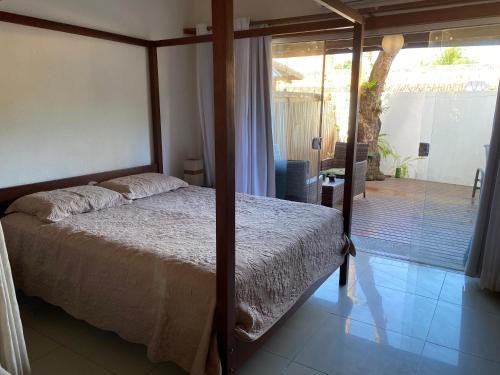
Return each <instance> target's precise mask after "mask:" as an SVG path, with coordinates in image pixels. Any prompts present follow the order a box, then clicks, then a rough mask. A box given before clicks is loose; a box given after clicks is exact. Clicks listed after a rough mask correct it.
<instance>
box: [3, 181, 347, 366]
mask: <svg viewBox="0 0 500 375" xmlns="http://www.w3.org/2000/svg"><path fill="white" fill-rule="evenodd" d="M236 210H237V214H236V293H237V304H238V306H237V325H238V328H237V333H238V335H239V336H240V337H241V338H242V339H243V340H254V339H256V338H258V337H260V336H261V335H262V334H263V333H264V332H265V331H266V330H267V329H268V328H269V327H270V326H271V325H272V324H273V323H274V322H275V321H276V320H277V319H279V318H280V317H281V316H282V315H283V314H284V313H285V312H286V311H287V310H288V309H289V308H290V307H291V306H292V305H293V303H294V302H295V301H296V300H297V299H298V298H299V297H300V295H301V294H302V293H303V292H304V291H305V290H306V289H307V288H308V287H309V286H310V285H312V284H313V283H314V282H315V281H316V280H318V279H319V278H321V277H322V276H324V275H326V274H327V273H328V272H331V271H332V270H333V269H335V268H337V267H338V266H339V265H340V264H341V263H342V261H343V256H342V254H341V252H342V249H343V246H344V239H343V225H342V215H341V213H340V212H339V211H336V210H334V209H330V208H326V207H321V206H313V205H307V204H301V203H293V202H287V201H281V200H277V199H269V198H258V197H252V196H248V195H237V202H236ZM2 223H3V225H4V229H5V236H6V240H7V245H8V249H9V255H10V258H11V264H12V269H13V274H14V279H15V282H16V286H17V287H18V288H21V289H23V290H24V291H25V292H26V293H27V294H29V295H35V296H39V297H41V298H43V299H44V300H46V301H47V302H49V303H52V304H54V305H58V306H61V307H62V308H63V309H65V310H66V311H67V312H68V313H70V314H71V315H73V316H74V317H76V318H79V319H83V320H86V321H88V322H89V323H91V324H92V325H94V326H96V327H99V328H101V329H105V330H111V331H114V332H116V333H118V334H119V335H120V336H122V337H123V338H124V339H126V340H129V341H132V342H136V343H142V344H145V345H147V347H148V356H149V358H150V359H151V360H152V361H155V362H159V361H174V362H176V363H177V364H179V365H180V366H181V367H183V368H184V369H186V370H188V371H190V372H191V373H192V374H199V373H203V372H204V371H205V364H206V360H207V353H208V350H209V345H210V342H211V340H210V338H211V336H212V322H213V315H214V307H215V260H216V258H215V199H214V190H211V189H204V188H197V187H188V188H185V189H179V190H178V191H176V192H169V193H165V194H161V195H157V196H154V197H150V198H146V199H142V200H138V201H135V202H134V203H133V204H131V205H126V206H121V207H117V208H111V209H106V210H103V211H99V212H93V213H87V214H81V215H76V216H72V217H70V218H68V219H65V220H63V221H62V222H59V223H56V224H42V223H40V222H39V221H38V220H37V219H36V218H34V217H31V216H28V215H24V214H13V215H9V216H7V217H5V218H4V219H2Z"/></svg>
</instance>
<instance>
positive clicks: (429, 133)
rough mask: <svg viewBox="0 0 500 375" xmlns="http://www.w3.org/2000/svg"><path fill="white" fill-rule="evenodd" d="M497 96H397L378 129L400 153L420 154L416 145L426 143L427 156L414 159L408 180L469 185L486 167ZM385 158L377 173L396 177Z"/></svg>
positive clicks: (392, 96)
mask: <svg viewBox="0 0 500 375" xmlns="http://www.w3.org/2000/svg"><path fill="white" fill-rule="evenodd" d="M496 95H497V94H496V92H494V91H482V92H408V93H407V92H397V93H393V94H390V96H388V97H387V98H386V99H387V100H386V101H385V102H386V103H387V105H388V108H387V109H386V110H385V111H384V113H383V114H382V117H381V120H382V131H381V133H386V134H387V139H388V140H389V142H390V143H391V144H392V145H393V146H394V147H395V149H396V150H397V152H398V154H399V155H401V156H402V157H405V156H413V157H417V156H418V148H419V143H420V142H428V143H430V154H429V157H428V158H425V159H423V160H417V161H415V162H414V163H413V164H412V167H411V168H410V177H411V178H417V179H420V180H428V181H435V182H444V183H450V184H458V185H467V186H472V184H473V182H474V175H475V172H476V169H477V168H480V167H484V166H485V151H484V145H486V144H488V143H489V142H490V137H491V128H492V123H493V116H494V110H495V102H496ZM393 165H394V161H393V159H392V158H390V157H389V158H388V159H386V160H384V161H383V162H382V165H381V169H382V171H383V172H384V173H386V174H394V171H393Z"/></svg>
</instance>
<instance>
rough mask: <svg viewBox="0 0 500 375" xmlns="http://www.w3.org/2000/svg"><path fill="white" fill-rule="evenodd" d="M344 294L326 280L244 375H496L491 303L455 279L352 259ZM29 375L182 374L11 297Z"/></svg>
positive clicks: (497, 347) (494, 304)
mask: <svg viewBox="0 0 500 375" xmlns="http://www.w3.org/2000/svg"><path fill="white" fill-rule="evenodd" d="M351 271H352V272H351V275H350V282H349V287H346V288H343V289H339V288H338V285H337V280H338V274H335V275H333V276H332V277H331V278H330V279H329V280H327V282H326V283H325V284H324V285H323V286H322V287H321V288H320V289H318V291H317V292H316V293H315V295H314V296H313V297H311V298H310V299H309V301H307V302H306V304H304V306H303V307H301V308H300V310H299V311H298V312H297V313H296V314H295V315H294V316H293V317H292V318H291V320H289V321H288V322H287V323H286V324H285V325H284V327H283V328H282V329H280V330H279V331H278V332H277V333H276V335H274V336H273V338H272V339H271V340H270V341H269V342H268V343H267V345H266V346H265V347H264V348H263V349H262V350H261V351H260V352H258V353H257V354H256V355H255V356H254V357H253V358H252V359H251V360H250V361H249V362H248V363H247V365H246V366H245V368H244V369H243V370H242V371H241V374H243V375H250V374H251V375H254V374H255V375H266V374H270V375H274V374H286V375H321V374H332V375H343V374H346V375H347V374H349V375H358V374H359V375H361V374H363V375H370V374H377V375H391V374H394V375H396V374H397V375H407V374H414V375H434V374H435V375H448V374H460V375H465V374H478V375H498V374H500V296H497V295H492V294H490V293H486V292H482V291H480V289H479V288H478V286H477V283H476V281H475V280H472V279H468V278H466V277H464V276H463V275H461V274H458V273H453V272H447V271H445V270H441V269H437V268H430V267H424V266H420V265H416V264H411V263H407V262H400V261H394V260H390V259H386V258H382V257H375V256H370V255H368V254H365V253H359V254H358V257H357V258H356V259H355V260H354V261H353V262H352V263H351ZM20 301H21V304H20V305H21V311H22V317H23V321H24V325H25V334H26V339H27V344H28V351H29V356H30V358H31V364H32V368H33V374H34V375H59V374H63V375H73V374H75V375H87V374H97V375H100V374H103V375H104V374H108V375H109V374H115V375H146V374H149V375H169V374H184V372H183V371H181V370H180V369H179V368H178V367H176V366H175V365H173V364H161V365H155V364H152V363H150V362H149V361H148V360H147V358H146V355H145V348H144V347H143V346H141V345H133V344H130V343H127V342H125V341H123V340H121V339H120V338H119V337H118V336H116V335H114V334H111V333H107V332H103V331H100V330H98V329H95V328H93V327H91V326H89V325H87V324H85V323H83V322H80V321H78V320H75V319H73V318H71V317H69V316H68V315H66V314H65V313H63V312H62V311H61V310H60V309H58V308H55V307H51V306H49V305H47V304H45V303H43V302H41V301H40V300H38V299H33V298H26V297H20Z"/></svg>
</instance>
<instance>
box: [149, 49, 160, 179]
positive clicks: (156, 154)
mask: <svg viewBox="0 0 500 375" xmlns="http://www.w3.org/2000/svg"><path fill="white" fill-rule="evenodd" d="M147 48H148V66H149V92H150V94H149V97H150V98H149V100H150V103H151V126H152V130H153V138H152V140H153V159H154V162H153V164H156V165H157V169H158V173H163V146H162V139H161V112H160V85H159V80H158V48H157V47H155V46H149V47H147Z"/></svg>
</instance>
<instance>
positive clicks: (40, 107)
mask: <svg viewBox="0 0 500 375" xmlns="http://www.w3.org/2000/svg"><path fill="white" fill-rule="evenodd" d="M0 10H3V11H11V12H17V13H21V14H26V15H30V16H35V17H42V18H47V19H52V20H56V21H61V22H68V23H74V24H77V25H82V26H87V27H93V28H98V29H102V30H106V31H112V32H117V33H123V34H127V35H133V36H137V37H143V38H151V39H153V38H164V37H176V36H180V35H181V34H182V28H183V27H184V26H187V25H191V24H192V23H193V18H192V4H191V1H186V0H148V6H147V7H145V6H144V3H143V2H140V1H136V0H86V1H80V0H43V1H41V0H4V1H2V2H1V3H0ZM0 57H1V58H0V87H1V90H0V160H1V163H0V187H4V186H13V185H17V184H25V183H30V182H36V181H43V180H49V179H55V178H63V177H69V176H74V175H80V174H85V173H94V172H98V171H105V170H111V169H117V168H127V167H133V166H137V165H143V164H147V163H149V162H150V136H151V135H150V112H149V93H148V80H147V79H148V76H147V64H146V61H147V60H146V53H145V49H144V48H141V47H134V46H128V45H124V44H118V43H113V42H108V41H102V40H97V39H91V38H86V37H80V36H74V35H70V34H64V33H58V32H52V31H46V30H40V29H34V28H29V27H24V26H18V25H11V24H6V23H0ZM159 69H160V89H161V104H162V130H163V143H164V154H165V157H164V159H165V171H166V173H171V174H175V175H179V176H181V175H182V170H183V167H182V161H183V160H184V159H185V158H188V157H199V156H200V155H201V141H200V131H199V124H198V115H197V111H196V110H195V109H196V108H197V104H196V82H195V80H194V74H193V72H194V48H193V47H192V46H190V47H182V48H164V49H161V50H160V52H159Z"/></svg>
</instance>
